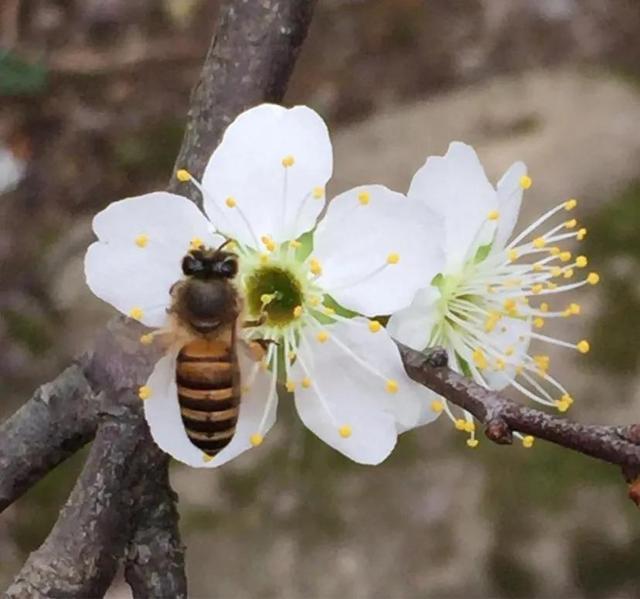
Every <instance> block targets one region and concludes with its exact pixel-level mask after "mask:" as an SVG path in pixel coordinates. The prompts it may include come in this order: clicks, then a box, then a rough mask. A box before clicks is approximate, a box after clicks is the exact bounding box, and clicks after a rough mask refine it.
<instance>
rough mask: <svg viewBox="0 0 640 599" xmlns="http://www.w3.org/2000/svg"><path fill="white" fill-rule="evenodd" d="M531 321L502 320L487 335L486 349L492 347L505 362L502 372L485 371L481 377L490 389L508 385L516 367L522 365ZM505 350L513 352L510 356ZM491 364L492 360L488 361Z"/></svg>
mask: <svg viewBox="0 0 640 599" xmlns="http://www.w3.org/2000/svg"><path fill="white" fill-rule="evenodd" d="M530 333H531V321H530V319H527V320H523V319H521V318H508V317H505V318H502V320H500V322H499V323H498V325H497V326H496V328H495V329H494V330H493V331H492V332H491V333H488V334H487V344H486V346H487V347H492V348H493V349H495V350H497V351H498V352H500V354H502V358H503V359H504V361H505V362H506V367H505V368H504V370H491V369H485V370H483V371H482V376H483V377H484V379H485V380H486V381H487V383H488V385H489V386H490V387H491V388H492V389H496V390H500V389H504V388H505V387H506V386H507V385H509V383H510V381H511V380H512V379H513V378H514V376H515V372H516V367H517V366H518V365H519V364H521V363H522V361H523V358H524V356H525V355H526V353H527V351H528V349H529V342H530V341H531V337H530ZM507 350H513V353H511V352H509V353H511V355H510V356H507V355H505V352H507ZM489 363H490V364H492V363H493V360H491V359H490V360H489Z"/></svg>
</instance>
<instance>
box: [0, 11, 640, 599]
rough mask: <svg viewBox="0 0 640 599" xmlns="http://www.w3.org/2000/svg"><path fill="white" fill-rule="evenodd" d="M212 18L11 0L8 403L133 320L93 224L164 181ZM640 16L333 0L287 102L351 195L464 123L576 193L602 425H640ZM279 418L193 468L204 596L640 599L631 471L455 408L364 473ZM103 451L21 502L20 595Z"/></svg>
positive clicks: (585, 359)
mask: <svg viewBox="0 0 640 599" xmlns="http://www.w3.org/2000/svg"><path fill="white" fill-rule="evenodd" d="M216 9H217V3H216V2H215V1H212V0H2V2H1V3H0V281H1V283H0V347H1V348H2V352H1V353H0V398H1V402H0V419H2V418H4V417H6V416H7V415H9V414H10V413H12V412H13V411H14V410H15V409H16V408H17V407H18V406H19V405H20V404H21V402H23V401H25V400H26V398H28V397H29V396H30V395H31V393H32V391H33V389H34V388H35V387H36V386H37V385H39V384H41V383H43V382H45V381H47V380H49V379H50V378H51V377H52V376H54V375H55V374H57V372H58V371H59V369H60V368H61V367H63V366H65V365H67V364H68V363H69V360H70V359H71V357H72V356H73V355H74V354H76V353H78V352H79V351H82V350H83V349H84V348H86V347H88V346H89V345H90V344H91V340H92V338H93V336H94V334H95V332H96V330H97V329H98V328H99V327H100V326H101V325H102V323H104V322H105V321H106V320H107V319H108V318H109V317H110V316H111V315H112V314H113V312H112V311H111V310H110V309H109V308H108V307H106V306H105V305H102V304H101V303H100V302H99V301H98V300H95V299H94V298H93V297H92V296H91V295H90V294H89V292H88V290H87V288H86V286H85V284H84V279H83V274H82V256H83V253H84V251H85V248H86V247H87V245H88V244H89V243H90V241H91V239H92V235H91V231H90V219H91V217H92V215H93V214H94V213H95V212H96V211H98V210H100V209H101V208H103V207H104V206H106V205H107V204H108V203H109V202H111V201H114V200H116V199H119V198H122V197H126V196H129V195H134V194H138V193H142V192H146V191H150V190H153V189H158V188H162V187H163V186H164V185H165V184H166V182H167V178H168V176H169V173H170V172H171V167H172V165H173V161H174V157H175V155H176V152H177V149H178V146H179V143H180V139H181V135H182V128H183V125H184V122H185V113H186V109H187V106H188V99H189V92H190V89H191V87H192V85H193V84H194V83H195V81H196V80H197V76H198V71H199V68H200V64H201V62H202V59H203V57H204V53H205V51H206V48H207V46H208V44H209V41H210V37H211V33H212V31H213V28H214V24H215V14H216ZM639 31H640V3H639V2H638V0H607V2H602V1H601V0H459V1H456V2H451V1H450V0H430V1H425V0H319V3H318V8H317V12H316V17H315V20H314V23H313V25H312V28H311V32H310V35H309V39H308V41H307V43H306V45H305V46H304V48H303V51H302V54H301V57H300V60H299V63H298V66H297V69H296V71H295V74H294V77H293V81H292V84H291V87H290V92H289V94H288V98H287V103H288V104H294V103H306V104H309V105H311V106H313V107H314V108H315V109H317V110H318V111H319V112H320V113H321V114H322V115H323V116H324V117H325V118H326V119H327V121H328V122H329V124H330V127H331V129H332V131H333V140H334V144H335V153H336V162H335V178H334V180H333V183H332V191H333V192H336V191H339V190H343V189H345V188H346V187H348V186H351V185H354V184H360V183H368V182H378V183H384V184H387V185H389V186H391V187H392V188H395V189H398V190H399V191H405V190H406V189H407V187H408V184H409V180H410V177H411V175H412V174H413V172H414V171H415V170H416V169H417V168H418V167H419V166H420V165H421V164H422V163H423V162H424V159H425V157H426V156H427V155H428V154H436V153H437V154H442V153H444V152H445V151H446V148H447V145H448V142H449V141H450V140H452V139H460V140H463V141H467V142H469V143H472V144H474V145H475V147H476V148H477V150H478V152H479V153H480V156H481V159H482V160H483V163H484V164H485V165H486V167H487V170H488V172H489V174H490V176H491V178H492V180H494V181H495V180H496V179H497V178H498V177H499V176H500V175H501V173H502V172H503V171H504V170H506V168H507V167H508V166H509V165H510V164H511V163H512V162H513V161H515V160H517V159H523V160H525V161H526V162H527V163H528V165H529V169H530V174H531V175H532V177H533V179H534V186H533V188H532V189H531V190H530V191H528V192H527V194H526V198H525V203H524V209H523V214H522V217H521V221H520V222H521V224H522V223H524V224H526V223H527V222H530V220H531V219H532V218H533V217H534V216H535V215H536V214H539V213H542V212H544V211H545V210H546V209H547V208H549V207H551V206H553V205H555V204H557V203H558V202H560V201H562V200H564V199H566V198H568V197H577V198H579V199H580V201H581V202H580V205H579V209H578V211H577V212H578V214H577V216H578V217H579V218H580V219H581V221H582V222H584V223H585V225H586V226H587V227H588V228H589V236H588V237H587V239H586V240H585V241H584V242H583V248H582V249H581V251H586V253H588V255H589V256H590V260H591V265H593V266H594V267H595V268H596V269H597V270H599V271H600V272H601V274H602V283H601V284H600V285H599V286H598V287H588V288H586V289H584V290H582V291H581V292H580V293H576V294H575V296H573V297H572V298H570V299H568V300H567V301H578V302H580V303H581V304H582V306H583V316H582V317H581V318H580V319H577V320H571V321H568V320H567V321H563V322H561V323H560V322H557V323H553V324H554V326H553V327H552V326H551V325H549V330H550V331H551V332H552V333H555V334H557V335H560V336H564V337H565V338H568V339H572V340H576V339H581V338H583V337H587V338H589V339H590V340H591V341H592V348H593V349H592V351H591V353H590V354H588V355H587V356H579V355H578V354H577V353H576V354H575V355H574V354H573V353H572V352H551V359H552V373H553V374H554V375H555V376H556V377H557V378H559V379H560V380H562V381H563V382H564V383H565V384H566V385H567V386H568V387H569V389H570V391H571V392H572V395H573V396H574V397H575V398H576V403H575V404H574V406H573V408H572V412H571V415H572V416H573V417H574V418H576V419H578V420H581V421H585V422H602V423H628V422H638V414H639V409H638V408H639V407H640V385H639V384H638V377H639V367H640V359H639V355H640V346H639V345H638V342H637V339H638V334H639V333H640V284H639V283H638V281H640V234H639V233H638V232H639V231H640V35H638V32H639ZM585 246H586V247H585ZM552 329H553V330H552ZM280 412H281V417H280V419H279V422H278V424H277V426H276V427H275V429H274V431H273V432H272V433H271V434H270V436H269V437H268V439H267V440H266V441H265V443H264V445H263V446H262V447H261V448H260V450H258V451H252V452H249V454H248V455H246V454H245V455H244V456H243V457H241V458H239V459H237V460H235V461H233V462H232V463H231V464H229V465H228V466H225V468H223V469H221V470H220V471H209V472H203V471H197V470H192V469H188V468H185V467H181V466H179V465H177V464H175V465H174V466H173V469H172V479H173V485H174V487H175V489H176V491H177V492H178V493H179V495H180V510H181V528H182V533H183V540H184V542H185V543H186V545H187V547H188V553H187V562H188V575H189V580H190V591H191V593H190V594H191V596H193V597H233V598H245V597H247V598H249V597H290V598H297V597H305V598H316V597H318V598H319V597H322V598H324V597H327V598H331V597H354V598H360V597H362V598H368V597H392V598H399V599H402V598H405V597H406V598H411V597H434V598H441V597H442V598H457V597H465V598H466V599H473V598H489V597H499V598H502V597H505V598H509V597H543V598H544V597H560V596H562V597H585V598H627V597H628V598H634V597H637V596H638V586H639V585H640V568H639V567H638V566H639V563H638V560H639V559H640V558H639V557H638V556H639V555H640V515H639V514H638V512H637V510H635V508H633V506H632V504H631V502H630V501H629V500H628V499H627V498H626V489H625V485H624V483H623V481H622V478H621V476H620V473H619V472H618V471H617V470H616V469H614V468H612V467H608V466H606V465H604V464H599V463H597V462H595V461H592V460H589V459H587V458H583V457H581V456H579V455H576V454H573V453H569V452H568V451H564V450H561V449H558V448H555V447H553V446H550V445H547V444H545V443H543V442H538V443H537V444H536V445H535V447H534V448H533V449H531V450H525V449H523V448H521V447H519V446H514V447H513V448H501V447H496V446H492V445H491V444H489V443H488V442H482V441H481V443H480V446H479V447H478V448H477V449H475V450H470V449H468V448H467V446H466V445H465V437H464V436H461V435H460V433H457V432H455V431H454V430H453V427H452V426H451V425H450V424H449V422H448V421H445V419H441V420H440V421H439V422H437V423H435V424H434V425H431V426H429V427H426V428H423V429H421V430H418V431H414V432H411V433H408V434H406V435H404V436H402V437H401V438H400V441H399V445H398V448H397V450H396V451H395V452H394V454H393V455H392V456H391V457H390V458H389V459H388V460H387V461H386V462H385V463H384V464H383V465H381V466H378V467H376V468H367V467H363V466H359V465H357V464H354V463H352V462H350V461H348V460H347V459H346V458H343V457H342V456H340V455H339V454H337V453H335V452H333V451H332V450H331V449H330V448H329V447H328V446H325V445H324V444H322V443H321V442H320V441H318V440H317V439H316V438H315V437H313V436H312V435H311V434H310V433H307V432H306V431H305V430H304V429H303V428H302V425H301V424H300V423H299V422H298V419H297V418H296V417H295V414H293V412H292V407H291V406H290V405H287V404H284V405H282V406H281V410H280ZM83 457H84V454H81V455H77V456H76V457H74V458H73V459H72V460H70V461H69V462H67V463H65V464H64V465H63V466H61V467H59V468H58V469H57V470H56V471H54V472H53V473H51V474H50V475H49V476H48V477H47V478H46V479H45V480H43V481H42V482H41V483H40V484H38V485H37V486H36V487H35V488H33V489H32V490H31V491H30V492H29V493H28V494H27V495H26V496H24V497H23V498H22V499H21V500H20V501H18V502H17V503H16V504H15V505H14V506H12V507H11V508H10V509H9V510H7V511H6V512H5V513H4V514H3V515H2V516H1V517H0V587H1V588H4V587H6V586H7V585H8V583H9V581H10V580H11V579H12V577H13V576H14V575H15V573H16V572H17V571H18V569H19V567H20V565H21V564H22V562H23V561H24V559H25V557H26V556H27V554H28V553H29V552H30V551H32V550H34V549H35V548H36V547H37V546H38V545H39V544H40V543H41V542H42V541H43V539H44V538H45V536H46V535H47V533H48V531H49V529H50V527H51V525H52V524H53V522H54V521H55V518H56V516H57V513H58V510H59V508H60V506H61V504H62V503H63V501H64V499H65V498H66V496H67V494H68V492H69V490H70V489H71V486H72V484H73V482H74V479H75V477H76V475H77V473H78V471H79V469H80V468H81V465H82V461H83ZM110 593H111V596H112V597H127V596H129V595H128V591H127V588H126V586H125V585H124V584H123V583H119V582H116V583H115V584H114V587H113V589H112V590H111V592H110Z"/></svg>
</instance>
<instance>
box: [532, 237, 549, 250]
mask: <svg viewBox="0 0 640 599" xmlns="http://www.w3.org/2000/svg"><path fill="white" fill-rule="evenodd" d="M546 244H547V241H546V240H545V238H544V237H536V238H535V239H534V240H533V247H534V248H536V249H537V250H539V249H542V248H543V247H544V246H545V245H546Z"/></svg>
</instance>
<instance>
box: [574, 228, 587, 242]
mask: <svg viewBox="0 0 640 599" xmlns="http://www.w3.org/2000/svg"><path fill="white" fill-rule="evenodd" d="M586 236H587V230H586V229H585V228H582V229H580V230H579V231H578V232H577V233H576V239H577V240H578V241H582V240H583V239H584V238H585V237H586Z"/></svg>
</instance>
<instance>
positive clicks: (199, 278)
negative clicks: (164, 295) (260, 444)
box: [169, 242, 242, 457]
mask: <svg viewBox="0 0 640 599" xmlns="http://www.w3.org/2000/svg"><path fill="white" fill-rule="evenodd" d="M227 243H228V242H226V243H223V244H222V245H221V246H220V247H219V248H217V249H212V248H205V247H202V246H201V247H199V248H197V249H192V250H190V251H189V253H188V254H187V255H186V256H185V257H184V258H183V260H182V272H183V274H184V279H182V280H180V281H178V282H177V283H176V284H175V285H174V286H173V287H172V289H171V296H172V304H171V307H170V308H169V313H170V315H171V316H172V317H173V320H174V324H175V326H176V327H177V329H178V330H179V338H181V339H183V340H186V342H185V343H184V345H183V346H182V348H181V350H180V352H179V353H178V358H177V363H176V383H177V388H178V403H179V405H180V414H181V416H182V422H183V424H184V428H185V432H186V433H187V436H188V437H189V440H190V441H191V442H192V443H193V444H194V445H195V446H196V447H198V448H199V449H201V450H202V451H203V452H204V453H206V454H207V455H209V456H211V457H213V456H215V455H216V454H217V453H218V452H220V451H221V450H222V449H224V448H225V447H226V446H227V445H228V444H229V443H230V442H231V439H232V438H233V435H234V433H235V430H236V424H237V421H238V414H239V407H240V366H239V363H238V357H237V353H236V336H237V331H236V328H237V321H238V319H239V317H240V314H241V311H242V302H241V301H240V297H239V295H238V291H237V290H236V287H235V285H234V283H233V280H234V278H235V276H236V274H237V272H238V257H237V256H236V255H235V254H234V253H232V252H229V251H224V250H223V248H224V246H225V245H227Z"/></svg>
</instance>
